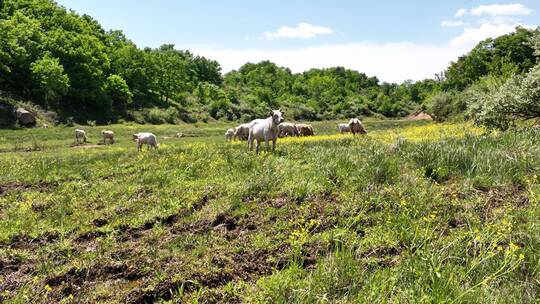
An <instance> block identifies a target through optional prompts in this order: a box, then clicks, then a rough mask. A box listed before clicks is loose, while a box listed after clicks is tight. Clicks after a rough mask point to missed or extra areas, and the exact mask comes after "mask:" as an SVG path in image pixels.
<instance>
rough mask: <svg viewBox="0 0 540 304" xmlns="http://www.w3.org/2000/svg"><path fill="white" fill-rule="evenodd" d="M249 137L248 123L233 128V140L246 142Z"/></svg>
mask: <svg viewBox="0 0 540 304" xmlns="http://www.w3.org/2000/svg"><path fill="white" fill-rule="evenodd" d="M248 137H249V123H245V124H241V125H239V126H238V127H236V128H234V138H235V139H239V140H247V139H248Z"/></svg>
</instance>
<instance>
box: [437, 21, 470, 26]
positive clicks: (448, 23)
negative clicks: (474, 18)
mask: <svg viewBox="0 0 540 304" xmlns="http://www.w3.org/2000/svg"><path fill="white" fill-rule="evenodd" d="M464 25H465V22H463V21H460V20H457V21H456V20H444V21H442V22H441V26H442V27H460V26H464Z"/></svg>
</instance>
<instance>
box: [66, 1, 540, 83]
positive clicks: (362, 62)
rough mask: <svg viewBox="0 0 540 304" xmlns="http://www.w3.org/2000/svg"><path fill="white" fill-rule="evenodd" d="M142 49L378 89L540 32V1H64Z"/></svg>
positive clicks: (227, 66) (427, 75)
mask: <svg viewBox="0 0 540 304" xmlns="http://www.w3.org/2000/svg"><path fill="white" fill-rule="evenodd" d="M58 3H60V4H61V5H63V6H65V7H67V8H69V9H73V10H75V11H76V12H78V13H81V14H84V13H85V14H88V15H90V16H92V17H94V18H95V19H97V20H98V21H99V22H100V23H101V24H102V25H103V26H104V27H105V28H106V29H121V30H123V31H124V33H125V34H126V35H127V36H128V38H130V39H131V40H132V41H133V42H135V43H136V44H137V45H138V46H139V47H145V46H150V47H157V46H159V45H161V44H164V43H173V44H175V45H176V47H177V48H179V49H189V50H191V51H192V52H194V53H196V54H201V55H204V56H207V57H209V58H211V59H215V60H217V61H219V62H220V63H221V65H222V67H223V70H224V71H225V72H226V71H229V70H231V69H236V68H238V67H239V66H240V65H242V64H243V63H245V62H248V61H250V62H257V61H260V60H264V59H269V60H272V61H274V62H276V63H278V64H279V65H282V66H288V67H289V68H291V69H292V70H293V71H296V72H299V71H303V70H306V69H309V68H311V67H328V66H335V65H342V66H345V67H348V68H352V69H356V70H359V71H361V72H365V73H367V74H369V75H375V76H377V77H379V78H380V79H382V80H385V81H393V82H401V81H403V80H406V79H413V80H418V79H423V78H431V77H432V76H433V75H434V73H437V72H440V71H442V70H444V69H445V68H446V66H447V65H448V63H449V62H450V61H451V60H455V59H456V58H457V56H459V55H461V54H463V53H466V52H467V51H468V50H470V48H471V47H472V46H474V44H476V43H477V42H478V41H480V40H482V39H485V38H487V37H495V36H499V35H502V34H505V33H508V32H510V31H511V30H512V29H513V28H515V26H516V25H523V26H528V27H534V26H538V24H539V23H540V15H539V14H540V13H539V12H540V1H537V0H536V1H533V0H527V1H519V2H508V1H473V0H458V1H414V2H413V1H383V0H379V1H322V0H311V1H309V0H290V1H272V2H271V1H257V0H252V1H248V0H241V1H240V0H237V1H235V0H230V1H218V0H211V1H197V0H185V1H172V0H154V1H126V0H115V1H106V0H61V1H58Z"/></svg>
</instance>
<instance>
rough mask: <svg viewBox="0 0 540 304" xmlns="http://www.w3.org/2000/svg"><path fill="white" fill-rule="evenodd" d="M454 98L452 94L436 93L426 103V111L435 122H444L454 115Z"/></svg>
mask: <svg viewBox="0 0 540 304" xmlns="http://www.w3.org/2000/svg"><path fill="white" fill-rule="evenodd" d="M455 100H456V98H455V96H454V94H452V93H447V92H442V93H438V94H436V95H434V96H432V97H431V98H429V99H428V101H427V111H428V113H429V114H430V115H431V117H433V119H435V120H436V121H445V120H447V119H448V118H450V117H451V116H452V115H453V114H456V111H455V109H454V103H455Z"/></svg>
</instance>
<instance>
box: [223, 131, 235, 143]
mask: <svg viewBox="0 0 540 304" xmlns="http://www.w3.org/2000/svg"><path fill="white" fill-rule="evenodd" d="M225 139H227V141H232V140H233V139H234V129H228V130H227V132H225Z"/></svg>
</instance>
